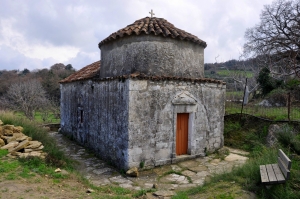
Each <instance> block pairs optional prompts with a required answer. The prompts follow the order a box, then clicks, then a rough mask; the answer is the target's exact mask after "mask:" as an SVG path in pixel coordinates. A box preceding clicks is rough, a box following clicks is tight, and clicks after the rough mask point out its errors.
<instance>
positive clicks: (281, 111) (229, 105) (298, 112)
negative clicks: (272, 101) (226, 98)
mask: <svg viewBox="0 0 300 199" xmlns="http://www.w3.org/2000/svg"><path fill="white" fill-rule="evenodd" d="M241 109H242V103H235V102H226V104H225V115H230V114H235V113H241ZM290 111H291V112H290V119H291V120H294V121H300V108H299V107H292V108H291V110H290ZM243 113H246V114H250V115H254V116H257V117H262V118H267V119H270V120H274V121H282V120H288V109H287V107H262V106H259V105H256V104H247V105H246V106H244V108H243Z"/></svg>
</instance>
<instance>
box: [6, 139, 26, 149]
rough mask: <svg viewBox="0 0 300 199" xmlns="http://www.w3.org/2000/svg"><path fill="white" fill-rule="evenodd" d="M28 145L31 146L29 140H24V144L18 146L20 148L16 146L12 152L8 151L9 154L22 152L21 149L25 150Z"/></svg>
mask: <svg viewBox="0 0 300 199" xmlns="http://www.w3.org/2000/svg"><path fill="white" fill-rule="evenodd" d="M28 145H29V141H28V140H24V141H23V142H20V143H19V144H18V146H16V147H15V148H13V149H12V150H11V151H10V150H8V151H9V152H13V151H20V150H21V149H24V148H25V147H26V146H28Z"/></svg>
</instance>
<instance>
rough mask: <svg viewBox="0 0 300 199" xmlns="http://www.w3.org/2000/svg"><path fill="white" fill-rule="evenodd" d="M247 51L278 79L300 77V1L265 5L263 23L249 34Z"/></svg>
mask: <svg viewBox="0 0 300 199" xmlns="http://www.w3.org/2000/svg"><path fill="white" fill-rule="evenodd" d="M245 39H246V43H245V45H244V53H245V55H248V56H253V57H255V58H256V59H257V61H258V63H259V64H260V65H261V67H262V68H263V67H267V68H268V69H269V70H270V73H271V74H272V75H273V76H276V77H277V78H280V79H283V78H284V77H286V76H290V75H297V76H298V77H300V63H299V61H300V0H295V1H293V0H276V1H274V2H273V3H272V4H271V5H266V6H264V9H263V11H262V13H261V15H260V23H259V24H258V25H256V26H255V27H253V28H249V29H247V31H246V33H245Z"/></svg>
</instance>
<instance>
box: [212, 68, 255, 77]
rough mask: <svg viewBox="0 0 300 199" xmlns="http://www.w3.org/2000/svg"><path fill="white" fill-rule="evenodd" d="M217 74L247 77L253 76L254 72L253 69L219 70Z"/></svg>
mask: <svg viewBox="0 0 300 199" xmlns="http://www.w3.org/2000/svg"><path fill="white" fill-rule="evenodd" d="M217 74H218V75H219V76H221V77H231V76H234V75H235V76H237V75H238V76H242V77H245V78H251V77H253V73H252V72H251V71H241V70H218V71H217Z"/></svg>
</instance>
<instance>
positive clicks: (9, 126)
mask: <svg viewBox="0 0 300 199" xmlns="http://www.w3.org/2000/svg"><path fill="white" fill-rule="evenodd" d="M3 129H4V130H11V131H13V130H14V125H10V124H6V125H4V126H3Z"/></svg>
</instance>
